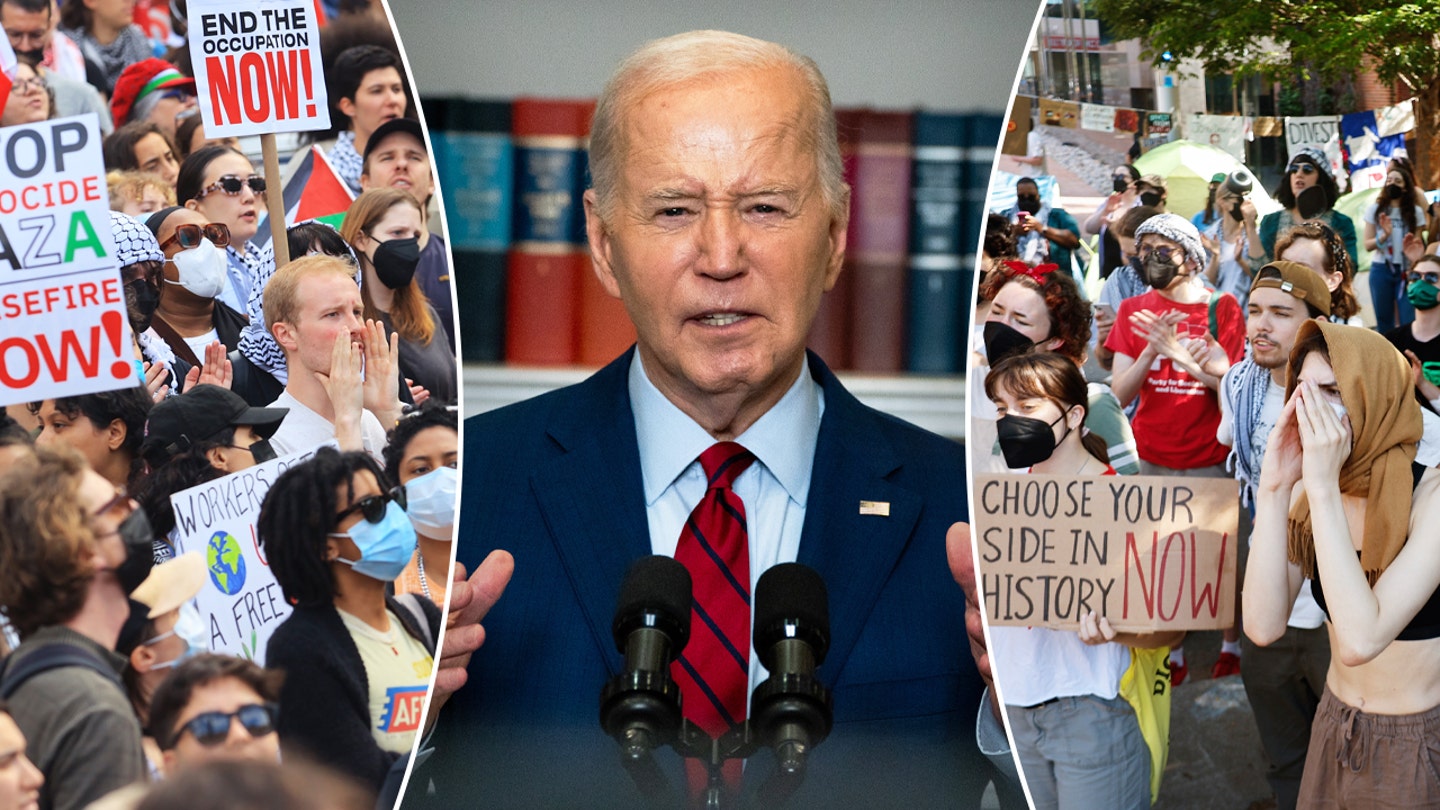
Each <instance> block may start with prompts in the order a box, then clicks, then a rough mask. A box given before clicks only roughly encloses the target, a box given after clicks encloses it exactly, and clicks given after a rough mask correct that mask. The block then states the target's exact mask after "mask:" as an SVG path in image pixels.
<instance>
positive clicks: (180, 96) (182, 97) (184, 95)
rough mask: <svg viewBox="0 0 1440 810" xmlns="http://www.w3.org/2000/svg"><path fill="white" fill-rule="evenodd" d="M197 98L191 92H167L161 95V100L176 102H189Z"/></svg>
mask: <svg viewBox="0 0 1440 810" xmlns="http://www.w3.org/2000/svg"><path fill="white" fill-rule="evenodd" d="M193 98H195V94H194V93H192V92H190V91H189V90H166V91H165V92H163V93H161V94H160V100H161V101H164V100H165V99H173V100H175V101H189V100H191V99H193Z"/></svg>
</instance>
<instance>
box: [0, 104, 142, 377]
mask: <svg viewBox="0 0 1440 810" xmlns="http://www.w3.org/2000/svg"><path fill="white" fill-rule="evenodd" d="M100 140H101V138H100V120H99V119H98V118H96V117H95V115H94V114H93V113H91V114H88V115H82V116H76V117H74V118H61V119H58V120H54V121H41V122H39V123H37V124H29V125H24V126H19V125H17V126H10V127H4V128H0V393H3V396H0V400H4V404H11V403H14V402H21V401H34V400H40V399H53V398H55V397H62V396H73V395H76V394H88V393H93V392H96V391H111V390H114V389H117V388H129V387H132V386H135V385H138V384H139V382H140V381H139V377H138V374H137V372H136V368H135V359H134V349H133V348H132V343H131V339H130V324H129V321H128V319H127V318H126V317H125V294H124V289H123V287H122V285H121V283H120V273H119V270H118V268H117V267H116V264H115V239H114V237H113V235H112V234H111V232H110V194H109V191H107V189H106V186H105V162H104V159H103V158H102V157H101V151H100Z"/></svg>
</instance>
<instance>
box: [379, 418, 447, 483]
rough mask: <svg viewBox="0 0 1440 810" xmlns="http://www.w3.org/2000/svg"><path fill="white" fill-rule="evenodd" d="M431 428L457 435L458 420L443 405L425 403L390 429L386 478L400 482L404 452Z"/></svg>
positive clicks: (386, 448)
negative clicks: (444, 429)
mask: <svg viewBox="0 0 1440 810" xmlns="http://www.w3.org/2000/svg"><path fill="white" fill-rule="evenodd" d="M432 427H443V428H449V429H450V430H452V431H454V432H455V433H456V434H457V435H458V434H459V433H460V420H459V418H458V417H456V416H455V414H454V413H452V412H451V411H450V409H449V408H447V407H445V406H444V405H441V404H439V403H437V402H427V403H425V404H424V405H422V406H421V407H420V410H418V411H416V412H415V413H412V414H410V415H409V416H406V417H405V418H403V419H401V420H400V421H399V423H397V424H396V425H395V427H393V428H391V429H390V436H389V440H388V442H387V444H386V445H385V451H384V456H385V476H386V477H387V478H389V479H390V480H391V481H394V482H396V483H399V482H400V464H401V463H402V462H403V461H405V451H406V449H408V448H409V447H410V442H411V440H413V439H414V438H415V437H416V436H418V435H420V433H421V432H423V431H426V430H429V429H430V428H432Z"/></svg>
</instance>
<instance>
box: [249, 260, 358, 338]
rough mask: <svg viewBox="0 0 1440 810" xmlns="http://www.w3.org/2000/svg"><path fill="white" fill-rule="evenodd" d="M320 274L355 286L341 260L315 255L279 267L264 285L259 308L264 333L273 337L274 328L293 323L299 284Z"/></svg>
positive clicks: (350, 269) (352, 273) (351, 271)
mask: <svg viewBox="0 0 1440 810" xmlns="http://www.w3.org/2000/svg"><path fill="white" fill-rule="evenodd" d="M321 273H337V274H339V275H342V276H344V277H345V278H346V280H347V281H349V282H350V283H352V284H353V283H355V269H354V267H352V266H351V265H350V263H349V262H346V261H345V260H344V259H337V258H335V257H334V256H327V255H325V254H323V253H316V254H315V255H313V256H304V257H301V258H299V259H296V260H295V261H293V262H290V263H289V264H287V265H285V266H284V267H281V268H280V269H278V270H276V271H275V275H273V276H271V277H270V281H269V282H268V283H267V284H266V285H265V292H264V294H263V302H264V304H263V306H264V310H265V331H267V332H269V333H270V334H272V335H273V334H275V324H277V323H280V322H282V321H283V322H285V323H294V322H295V316H296V314H297V313H298V312H299V311H300V306H301V301H300V282H302V281H304V280H305V279H306V278H308V277H310V276H315V275H320V274H321Z"/></svg>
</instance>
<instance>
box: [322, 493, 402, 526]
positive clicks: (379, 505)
mask: <svg viewBox="0 0 1440 810" xmlns="http://www.w3.org/2000/svg"><path fill="white" fill-rule="evenodd" d="M390 501H394V502H395V503H397V504H399V505H400V508H401V509H404V508H405V488H404V487H393V488H391V490H390V491H389V492H386V493H384V494H383V495H369V496H367V497H364V498H361V499H360V500H358V501H356V502H355V504H354V505H353V506H351V507H350V508H349V509H346V510H345V511H343V512H341V513H340V514H338V515H336V516H335V522H336V523H337V524H338V523H339V522H340V521H342V520H344V519H345V518H347V517H349V516H350V515H353V514H355V513H356V512H359V513H361V514H363V515H364V516H365V519H366V520H368V521H370V522H371V523H379V522H380V521H382V520H384V519H385V509H386V504H388V503H389V502H390Z"/></svg>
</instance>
